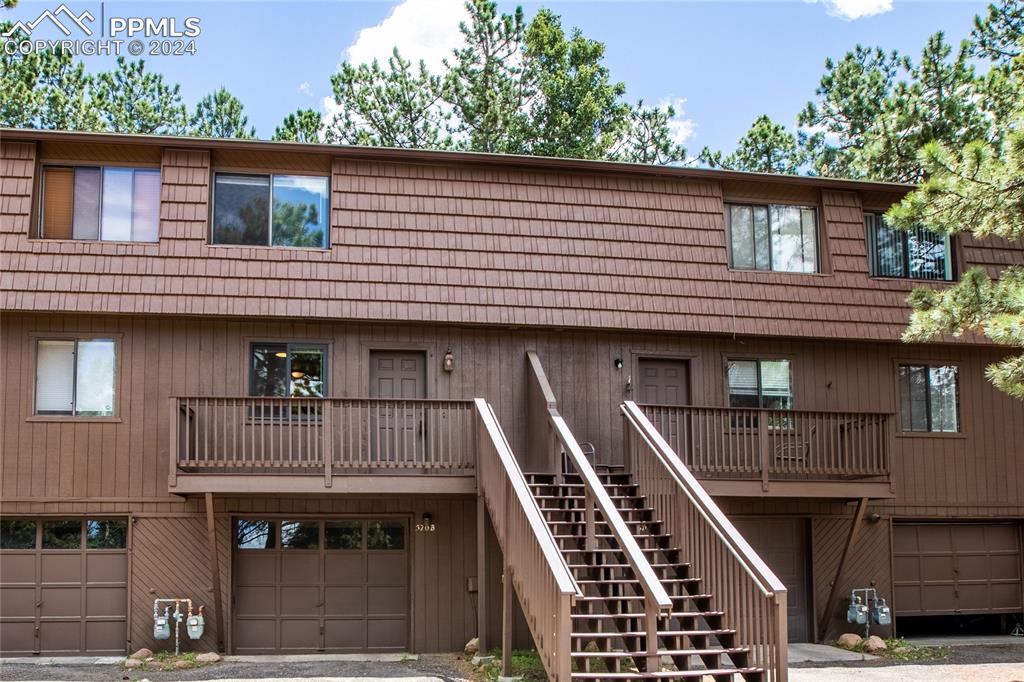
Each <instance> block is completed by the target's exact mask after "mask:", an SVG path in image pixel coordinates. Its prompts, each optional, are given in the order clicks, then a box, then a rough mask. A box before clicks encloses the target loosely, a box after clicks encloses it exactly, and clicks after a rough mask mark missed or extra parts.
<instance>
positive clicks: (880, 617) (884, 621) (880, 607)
mask: <svg viewBox="0 0 1024 682" xmlns="http://www.w3.org/2000/svg"><path fill="white" fill-rule="evenodd" d="M871 619H872V620H874V621H875V623H876V624H877V625H892V611H891V610H890V609H889V606H888V604H886V603H885V600H884V599H882V598H881V597H879V598H878V599H877V600H875V608H873V609H872V610H871Z"/></svg>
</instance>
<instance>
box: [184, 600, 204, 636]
mask: <svg viewBox="0 0 1024 682" xmlns="http://www.w3.org/2000/svg"><path fill="white" fill-rule="evenodd" d="M185 627H186V629H187V630H188V637H189V639H199V638H200V637H202V636H203V628H204V627H206V622H205V620H204V618H203V609H202V607H199V613H198V614H196V615H194V616H189V617H188V620H187V621H185Z"/></svg>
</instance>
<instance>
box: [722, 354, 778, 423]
mask: <svg viewBox="0 0 1024 682" xmlns="http://www.w3.org/2000/svg"><path fill="white" fill-rule="evenodd" d="M723 360H724V362H723V365H722V368H723V374H724V377H723V380H724V382H725V402H726V403H730V402H732V401H731V396H732V390H731V388H732V387H731V386H730V385H729V363H731V362H756V363H757V402H758V407H737V408H734V409H737V410H779V409H780V408H776V407H761V406H760V405H761V401H762V399H763V397H764V395H763V393H762V389H761V386H762V382H761V363H762V362H779V361H785V362H788V363H789V400H790V402H791V403H793V405H792V407H789V408H788V409H789V410H790V411H793V410H796V409H797V408H796V391H795V390H794V387H795V385H796V381H795V377H794V370H793V367H794V366H795V364H796V363H794V362H793V358H791V357H787V356H784V355H778V356H776V355H733V354H731V353H728V354H725V355H724V356H723ZM726 407H728V408H730V409H733V408H732V405H726Z"/></svg>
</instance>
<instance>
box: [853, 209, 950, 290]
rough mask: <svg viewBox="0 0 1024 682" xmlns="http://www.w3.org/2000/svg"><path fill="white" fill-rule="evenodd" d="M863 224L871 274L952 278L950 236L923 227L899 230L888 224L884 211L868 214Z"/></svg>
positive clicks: (865, 215)
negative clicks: (866, 236) (865, 229)
mask: <svg viewBox="0 0 1024 682" xmlns="http://www.w3.org/2000/svg"><path fill="white" fill-rule="evenodd" d="M864 225H865V227H866V228H867V235H868V260H869V262H870V264H871V274H872V276H874V277H906V278H909V279H937V280H951V279H953V259H952V257H951V256H950V248H949V236H948V235H944V234H938V233H936V232H932V231H931V230H926V229H925V228H923V227H919V228H916V229H914V230H910V231H906V230H897V229H894V228H892V227H889V226H888V225H886V223H885V216H884V215H882V214H881V213H865V214H864Z"/></svg>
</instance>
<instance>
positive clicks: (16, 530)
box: [0, 519, 36, 549]
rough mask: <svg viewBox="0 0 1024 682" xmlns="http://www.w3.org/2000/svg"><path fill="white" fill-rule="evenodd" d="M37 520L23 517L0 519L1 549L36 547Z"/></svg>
mask: <svg viewBox="0 0 1024 682" xmlns="http://www.w3.org/2000/svg"><path fill="white" fill-rule="evenodd" d="M35 548H36V522H35V521H25V520H22V519H6V520H4V521H0V549H35Z"/></svg>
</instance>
